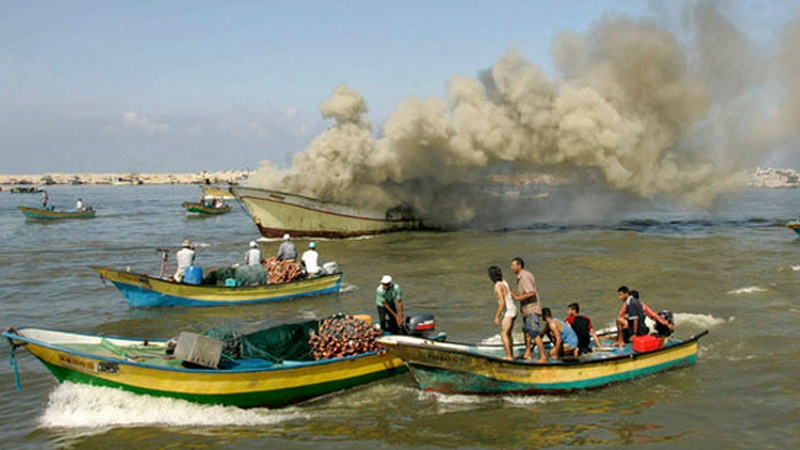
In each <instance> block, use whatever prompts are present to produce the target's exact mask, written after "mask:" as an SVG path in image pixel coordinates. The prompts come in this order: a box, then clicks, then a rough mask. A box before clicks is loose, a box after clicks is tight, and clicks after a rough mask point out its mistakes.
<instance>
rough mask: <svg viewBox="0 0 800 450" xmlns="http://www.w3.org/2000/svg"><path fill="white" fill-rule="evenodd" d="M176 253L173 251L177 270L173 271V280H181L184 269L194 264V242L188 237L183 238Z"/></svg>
mask: <svg viewBox="0 0 800 450" xmlns="http://www.w3.org/2000/svg"><path fill="white" fill-rule="evenodd" d="M181 247H183V248H181V249H180V250H178V253H175V259H177V260H178V270H177V271H175V281H178V282H180V281H183V276H184V275H185V274H186V269H187V268H188V267H189V266H191V265H192V264H194V257H195V253H194V242H192V241H190V240H189V239H184V240H183V244H181Z"/></svg>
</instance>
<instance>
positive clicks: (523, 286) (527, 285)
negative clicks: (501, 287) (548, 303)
mask: <svg viewBox="0 0 800 450" xmlns="http://www.w3.org/2000/svg"><path fill="white" fill-rule="evenodd" d="M511 271H512V272H514V273H515V274H516V275H517V290H518V291H519V295H516V294H515V293H514V292H513V291H512V292H511V297H512V298H513V299H514V300H517V301H519V302H520V312H521V313H522V331H523V332H524V334H525V353H524V354H523V355H522V358H523V359H531V354H532V350H533V342H534V341H535V340H536V337H537V336H539V331H540V330H541V328H540V327H539V315H540V314H541V312H542V311H541V305H540V304H539V287H538V286H536V279H534V278H533V274H532V273H531V272H530V271H528V270H525V261H524V260H523V259H522V258H520V257H519V256H517V257H515V258H513V259H512V260H511ZM546 359H547V357H546V356H545V354H544V348H543V347H542V346H541V345H540V346H539V361H542V360H546Z"/></svg>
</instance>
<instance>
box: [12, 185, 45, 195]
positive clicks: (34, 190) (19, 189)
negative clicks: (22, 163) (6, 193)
mask: <svg viewBox="0 0 800 450" xmlns="http://www.w3.org/2000/svg"><path fill="white" fill-rule="evenodd" d="M39 192H42V190H41V189H39V188H38V187H36V186H30V187H24V186H15V187H13V188H11V193H12V194H38V193H39Z"/></svg>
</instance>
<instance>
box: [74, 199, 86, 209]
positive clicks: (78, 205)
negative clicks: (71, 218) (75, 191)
mask: <svg viewBox="0 0 800 450" xmlns="http://www.w3.org/2000/svg"><path fill="white" fill-rule="evenodd" d="M84 209H86V208H85V207H84V206H83V199H82V198H80V197H78V201H77V202H75V210H76V211H83V210H84Z"/></svg>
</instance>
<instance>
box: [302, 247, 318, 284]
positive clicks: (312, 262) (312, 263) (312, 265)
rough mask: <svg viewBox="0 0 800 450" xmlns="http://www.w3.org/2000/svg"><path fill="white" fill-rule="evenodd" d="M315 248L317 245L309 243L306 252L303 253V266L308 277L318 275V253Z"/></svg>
mask: <svg viewBox="0 0 800 450" xmlns="http://www.w3.org/2000/svg"><path fill="white" fill-rule="evenodd" d="M316 248H317V243H316V242H314V241H311V242H309V243H308V250H306V251H305V252H303V257H302V260H303V265H304V266H305V267H306V273H307V274H308V276H309V277H313V276H315V275H316V274H317V273H319V253H317V250H316Z"/></svg>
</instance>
